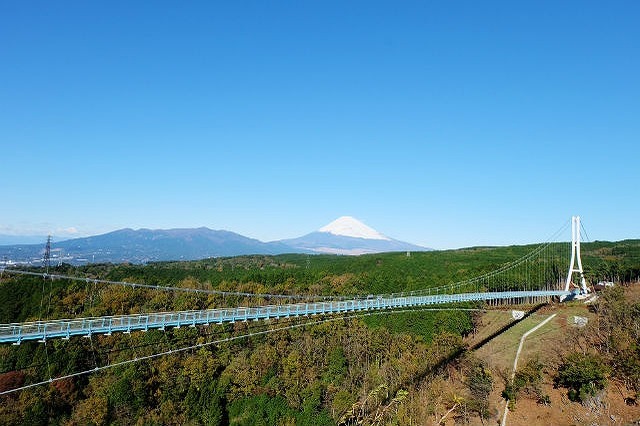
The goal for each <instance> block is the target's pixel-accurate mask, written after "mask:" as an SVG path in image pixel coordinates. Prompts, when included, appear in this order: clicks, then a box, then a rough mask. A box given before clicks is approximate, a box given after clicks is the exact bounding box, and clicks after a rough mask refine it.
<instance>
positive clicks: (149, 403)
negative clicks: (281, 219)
mask: <svg viewBox="0 0 640 426" xmlns="http://www.w3.org/2000/svg"><path fill="white" fill-rule="evenodd" d="M534 247H535V246H513V247H501V248H490V247H479V248H471V249H465V250H452V251H439V252H420V253H410V255H409V256H407V254H406V253H389V254H377V255H365V256H358V257H343V256H329V255H311V256H309V255H279V256H242V257H232V258H216V259H206V260H201V261H193V262H164V263H153V264H148V265H109V264H96V265H88V266H84V267H77V268H76V267H71V266H69V265H61V266H58V267H55V268H53V269H52V271H53V270H55V273H58V274H64V275H72V276H82V277H86V278H87V280H86V281H68V280H61V279H56V280H50V279H47V280H43V279H42V278H39V277H25V276H17V275H11V274H8V273H4V274H3V275H2V278H1V281H0V323H10V322H23V321H30V320H39V319H53V318H68V317H79V316H102V315H116V314H127V313H138V312H154V311H166V310H187V309H205V308H213V307H221V306H249V305H255V304H275V303H280V302H278V301H277V300H274V299H268V298H247V297H241V296H232V295H213V294H206V295H203V294H193V293H183V292H178V291H171V292H168V291H159V290H153V289H141V288H132V287H129V286H117V285H106V284H100V283H96V282H94V281H92V279H93V278H101V279H110V280H115V281H127V282H137V283H146V284H157V285H160V286H174V287H185V288H186V287H188V288H201V289H215V290H228V291H242V292H252V293H272V294H296V295H361V296H364V297H367V296H368V295H374V294H379V293H389V292H399V291H410V290H419V289H424V288H429V287H435V286H439V285H443V284H449V283H454V282H457V281H461V280H464V279H468V278H471V277H473V276H477V275H480V274H483V273H486V272H488V271H491V270H494V269H496V268H498V267H500V266H502V265H504V264H506V263H508V262H511V261H513V260H515V259H517V258H518V257H520V256H522V255H524V254H525V253H528V252H529V251H531V250H532V249H533V248H534ZM583 263H584V264H585V267H586V268H587V276H588V279H589V280H590V281H592V282H593V281H598V280H613V281H616V282H622V281H625V282H628V281H632V280H637V279H638V277H639V276H640V241H638V240H633V241H632V240H628V241H622V242H618V243H606V242H596V243H590V244H584V245H583ZM607 300H609V299H607ZM602 306H608V305H602ZM634 306H635V305H634ZM467 307H481V306H479V305H476V306H470V305H469V306H467ZM602 309H604V310H606V309H605V308H602ZM326 320H327V318H323V317H321V316H318V317H312V318H297V319H295V318H291V319H286V320H284V319H283V320H278V321H270V322H262V321H259V322H248V323H242V322H237V323H235V324H228V325H224V326H222V325H211V326H209V327H198V328H180V329H173V330H169V329H167V330H166V331H159V330H150V331H148V332H135V333H131V334H114V335H111V336H103V335H94V336H91V338H71V339H70V340H68V341H65V340H53V341H49V342H47V343H46V345H45V344H42V343H37V342H24V343H22V344H21V345H20V346H11V345H5V346H0V391H5V390H9V389H13V388H16V387H20V386H24V385H28V384H30V383H35V382H38V381H42V380H45V381H46V380H48V379H49V378H56V377H60V376H65V375H70V374H72V373H76V372H80V371H85V370H87V371H88V370H93V369H98V370H99V371H96V372H94V373H92V374H82V375H78V376H73V377H69V378H65V379H62V380H56V381H52V383H50V384H46V385H40V386H35V387H33V388H29V389H27V390H24V391H20V392H15V393H9V394H6V395H3V396H0V399H1V402H2V403H1V404H0V423H3V424H21V423H22V424H69V425H72V424H73V425H75V424H77V425H84V424H131V423H137V424H229V423H230V424H236V425H240V424H265V425H273V424H301V425H304V424H307V425H321V424H336V423H339V424H388V423H391V424H409V423H410V421H412V422H413V424H415V422H416V421H417V419H420V416H424V415H428V416H431V417H429V419H431V420H433V419H439V418H441V417H442V416H444V414H445V413H447V411H449V410H451V409H452V408H453V407H462V406H463V405H464V407H465V413H466V414H465V415H466V416H467V417H469V418H477V419H482V418H486V416H488V415H489V414H490V412H491V407H489V406H488V405H487V395H488V394H489V392H490V391H491V390H492V389H494V388H496V387H500V386H502V384H501V383H498V381H497V380H496V379H495V378H494V377H492V376H491V374H490V373H489V372H488V370H487V369H486V366H485V364H483V362H482V361H481V360H479V359H476V358H475V357H474V356H473V354H472V353H467V351H466V350H465V343H464V340H463V339H464V336H466V335H467V334H469V333H471V332H472V331H473V330H474V327H475V326H477V322H476V314H474V313H472V312H471V311H447V310H440V311H424V310H416V311H414V312H396V313H394V312H386V313H375V314H370V315H365V314H362V315H356V314H354V315H351V316H349V317H344V318H334V319H331V320H329V321H326ZM305 323H309V324H307V325H304V324H305ZM294 325H298V327H291V326H294ZM605 332H608V333H610V332H611V330H609V331H606V330H605ZM261 333H264V334H261ZM246 334H254V336H252V337H245V338H242V339H238V340H233V341H230V342H220V343H215V344H214V343H212V342H217V341H221V340H224V339H230V338H233V337H234V336H241V335H246ZM625 341H626V340H625ZM196 345H199V346H196ZM184 348H190V349H188V350H182V349H184ZM609 348H610V350H614V349H613V348H615V345H614V346H609ZM628 348H629V349H628V353H631V354H633V353H634V352H633V351H634V350H637V348H636V347H634V346H633V345H632V344H631V346H628ZM169 351H171V353H169ZM629 351H630V352H629ZM161 353H166V354H165V355H162V356H157V357H154V358H152V359H144V360H141V359H142V358H145V357H147V356H150V355H153V354H161ZM136 359H139V361H138V362H133V361H135V360H136ZM608 359H609V358H606V359H605V361H607V360H608ZM611 359H614V357H613V356H612V357H611ZM615 359H620V357H619V356H616V358H615ZM629 362H631V364H630V365H631V367H629V368H631V369H633V368H635V367H633V365H635V364H633V362H634V361H629ZM625 365H626V364H625ZM109 366H113V367H109ZM451 368H454V369H456V371H459V372H460V373H459V374H461V375H462V377H464V380H462V381H461V383H462V386H463V388H464V389H462V390H461V391H460V394H461V395H464V404H461V403H456V402H455V401H454V400H453V399H452V397H451V395H450V394H448V393H446V392H445V391H444V390H443V389H446V388H447V385H446V384H445V383H443V380H444V378H446V377H447V376H450V371H449V369H451ZM612 368H614V367H612ZM624 368H627V367H624V366H623V367H620V369H618V370H616V369H615V368H614V369H612V370H608V371H614V372H615V371H626V370H624ZM447 371H449V373H446V372H447ZM633 371H635V370H633ZM633 371H632V373H630V374H635V373H633ZM445 373H446V374H445ZM625 374H626V373H625ZM616 377H618V376H616ZM619 377H630V379H629V380H633V377H636V376H633V375H630V376H619ZM621 380H623V379H621ZM560 384H562V383H560ZM576 391H577V392H578V394H579V392H580V388H578V389H577V390H576ZM425 402H428V404H427V405H428V406H425ZM456 404H457V405H456ZM425 410H426V413H427V414H424V413H425ZM451 413H452V414H451V416H450V418H453V417H454V415H457V411H456V409H455V408H454V409H453V410H452V411H451ZM411 419H413V420H411ZM429 423H431V422H430V421H427V422H426V424H429ZM423 424H425V423H423Z"/></svg>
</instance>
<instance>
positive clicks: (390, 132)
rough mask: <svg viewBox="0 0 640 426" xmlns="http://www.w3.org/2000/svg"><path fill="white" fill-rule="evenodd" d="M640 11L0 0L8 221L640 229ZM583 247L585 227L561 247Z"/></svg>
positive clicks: (56, 228)
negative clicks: (575, 222)
mask: <svg viewBox="0 0 640 426" xmlns="http://www.w3.org/2000/svg"><path fill="white" fill-rule="evenodd" d="M639 22H640V2H637V1H612V2H604V1H501V2H494V1H438V2H430V1H417V2H375V1H371V0H368V1H335V2H334V1H282V2H279V1H275V2H266V1H255V2H253V1H252V2H247V1H232V2H225V3H222V2H210V1H206V2H205V1H203V2H161V1H153V2H151V1H150V2H131V1H108V2H106V1H105V2H87V1H78V2H68V1H59V2H51V1H42V2H38V1H33V2H31V1H29V2H21V1H17V2H9V1H5V2H1V3H0V41H1V43H0V58H1V59H0V61H1V66H0V148H1V152H2V159H1V162H0V185H1V198H0V234H46V233H48V232H53V233H54V236H55V237H56V238H58V239H61V238H63V237H69V236H74V235H77V236H81V235H82V236H84V235H90V234H96V233H102V232H107V231H111V230H115V229H118V228H123V227H132V228H140V227H145V228H173V227H198V226H207V227H210V228H212V229H227V230H231V231H234V232H238V233H240V234H243V235H246V236H249V237H253V238H258V239H261V240H263V241H270V240H276V239H281V238H290V237H296V236H300V235H302V234H306V233H308V232H311V231H313V230H315V229H317V228H320V227H321V226H323V225H325V224H327V223H328V222H330V221H332V220H334V219H335V218H337V217H338V216H342V215H351V216H354V217H356V218H358V219H360V220H362V221H363V222H365V223H366V224H368V225H369V226H371V227H373V228H375V229H377V230H378V231H380V232H382V233H384V234H386V235H389V236H391V237H394V238H397V239H400V240H404V241H409V242H412V243H417V244H422V245H426V246H429V247H435V248H451V247H462V246H470V245H477V244H491V245H503V244H520V243H533V242H539V241H543V240H545V239H546V238H547V237H548V236H550V235H551V234H552V233H553V232H554V231H555V230H557V229H558V228H559V227H560V226H561V225H562V224H563V223H565V222H566V221H568V220H569V219H570V217H571V215H575V214H579V215H581V216H582V218H583V221H584V225H585V228H586V229H587V232H588V233H589V237H590V239H591V240H596V239H601V240H618V239H624V238H638V237H640V221H639V220H638V216H639V212H640V191H639V190H638V186H639V184H640V140H639V135H640V25H639V24H638V23H639ZM567 238H570V237H569V236H567Z"/></svg>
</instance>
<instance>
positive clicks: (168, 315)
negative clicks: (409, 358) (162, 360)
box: [0, 290, 571, 344]
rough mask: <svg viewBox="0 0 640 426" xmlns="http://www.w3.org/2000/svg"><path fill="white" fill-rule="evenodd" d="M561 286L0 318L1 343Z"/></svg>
mask: <svg viewBox="0 0 640 426" xmlns="http://www.w3.org/2000/svg"><path fill="white" fill-rule="evenodd" d="M570 294H571V293H570V292H568V291H562V290H539V291H506V292H487V293H461V294H440V295H430V296H406V297H387V298H385V297H374V298H367V299H353V300H341V301H331V302H310V303H295V304H287V305H269V306H258V307H237V308H220V309H206V310H201V311H179V312H158V313H148V314H137V315H119V316H107V317H94V318H77V319H62V320H51V321H37V322H26V323H15V324H0V343H13V344H20V342H22V341H24V340H41V341H44V340H47V339H54V338H63V339H68V338H70V337H71V336H90V335H92V334H98V333H101V334H111V333H115V332H123V333H130V332H132V331H136V330H148V329H161V330H163V329H165V328H166V327H182V326H194V327H195V326H197V325H208V324H224V323H233V322H235V321H249V320H255V321H257V320H266V319H270V318H288V317H296V316H305V315H320V314H338V313H347V312H356V311H364V310H381V309H396V308H406V307H413V306H425V305H436V304H443V303H456V302H472V301H480V300H501V299H520V298H527V297H549V296H569V295H570Z"/></svg>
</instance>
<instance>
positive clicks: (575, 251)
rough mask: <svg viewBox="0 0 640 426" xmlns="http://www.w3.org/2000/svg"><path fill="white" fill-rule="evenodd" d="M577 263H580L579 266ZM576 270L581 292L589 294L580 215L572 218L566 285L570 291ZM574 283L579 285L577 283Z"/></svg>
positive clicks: (566, 288)
mask: <svg viewBox="0 0 640 426" xmlns="http://www.w3.org/2000/svg"><path fill="white" fill-rule="evenodd" d="M576 260H577V262H576ZM576 263H577V264H578V267H577V268H576ZM574 272H577V273H578V275H579V277H580V294H581V295H587V294H588V293H589V289H588V288H587V282H586V281H585V279H584V271H583V270H582V259H581V258H580V216H573V217H572V218H571V263H570V264H569V274H568V275H567V281H566V283H565V286H564V289H565V291H570V287H571V285H572V284H573V281H572V277H573V273H574ZM573 285H574V286H577V285H576V284H573Z"/></svg>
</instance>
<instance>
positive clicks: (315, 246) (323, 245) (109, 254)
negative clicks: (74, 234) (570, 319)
mask: <svg viewBox="0 0 640 426" xmlns="http://www.w3.org/2000/svg"><path fill="white" fill-rule="evenodd" d="M44 248H45V241H44V240H43V241H42V243H40V244H12V245H0V265H7V264H8V265H10V264H13V263H31V264H41V262H42V257H43V253H44ZM425 250H429V249H427V248H425V247H421V246H417V245H414V244H409V243H405V242H402V241H397V240H394V239H391V238H389V237H386V236H384V235H383V234H380V233H379V232H377V231H376V230H374V229H372V228H370V227H368V226H367V225H365V224H363V223H362V222H360V221H358V220H356V219H354V218H352V217H349V216H343V217H341V218H339V219H337V220H335V221H333V222H331V223H330V224H328V225H327V226H325V227H322V228H320V229H319V230H318V231H315V232H312V233H310V234H307V235H304V236H302V237H299V238H293V239H288V240H281V241H272V242H262V241H259V240H256V239H253V238H248V237H245V236H242V235H240V234H236V233H234V232H230V231H224V230H212V229H209V228H187V229H155V230H151V229H138V230H133V229H128V228H127V229H120V230H118V231H113V232H109V233H106V234H102V235H96V236H91V237H86V238H74V239H70V240H65V241H60V242H54V243H52V245H51V259H52V263H57V262H67V263H72V264H84V263H97V262H100V263H102V262H111V263H123V262H130V263H147V262H154V261H167V260H196V259H204V258H209V257H220V256H239V255H248V254H267V255H275V254H283V253H333V254H350V255H357V254H364V253H379V252H389V251H425Z"/></svg>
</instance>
